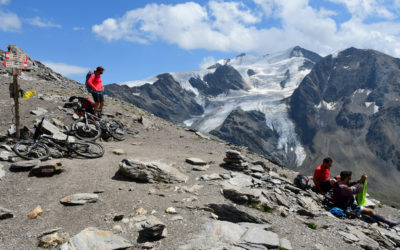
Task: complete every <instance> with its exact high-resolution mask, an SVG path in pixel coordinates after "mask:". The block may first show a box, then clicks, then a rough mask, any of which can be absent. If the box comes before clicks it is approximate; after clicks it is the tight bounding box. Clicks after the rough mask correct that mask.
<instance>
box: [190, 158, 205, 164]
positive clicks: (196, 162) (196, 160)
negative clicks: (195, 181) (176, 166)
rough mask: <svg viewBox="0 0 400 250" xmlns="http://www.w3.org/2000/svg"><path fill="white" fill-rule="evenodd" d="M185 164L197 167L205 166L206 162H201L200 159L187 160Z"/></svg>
mask: <svg viewBox="0 0 400 250" xmlns="http://www.w3.org/2000/svg"><path fill="white" fill-rule="evenodd" d="M186 162H187V163H189V164H192V165H197V166H205V165H207V162H205V161H203V160H202V159H199V158H187V159H186Z"/></svg>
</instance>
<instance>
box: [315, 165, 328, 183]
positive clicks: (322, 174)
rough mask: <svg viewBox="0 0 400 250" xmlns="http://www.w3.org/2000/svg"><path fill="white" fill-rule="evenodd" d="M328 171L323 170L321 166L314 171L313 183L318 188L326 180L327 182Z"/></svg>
mask: <svg viewBox="0 0 400 250" xmlns="http://www.w3.org/2000/svg"><path fill="white" fill-rule="evenodd" d="M329 174H330V169H329V168H323V167H322V164H321V165H319V166H318V167H317V168H316V169H315V171H314V183H315V186H317V187H318V188H319V185H320V184H321V183H322V182H323V181H326V180H329Z"/></svg>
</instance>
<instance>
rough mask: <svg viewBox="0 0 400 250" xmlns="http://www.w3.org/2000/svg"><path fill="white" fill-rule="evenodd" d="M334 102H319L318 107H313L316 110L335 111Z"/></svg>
mask: <svg viewBox="0 0 400 250" xmlns="http://www.w3.org/2000/svg"><path fill="white" fill-rule="evenodd" d="M336 105H337V103H336V102H325V101H321V102H320V103H319V104H318V105H315V106H314V107H315V108H317V109H322V108H323V109H327V110H335V109H336Z"/></svg>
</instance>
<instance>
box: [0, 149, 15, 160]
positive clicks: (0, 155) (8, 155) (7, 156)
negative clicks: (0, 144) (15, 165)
mask: <svg viewBox="0 0 400 250" xmlns="http://www.w3.org/2000/svg"><path fill="white" fill-rule="evenodd" d="M0 160H2V161H11V162H14V161H15V157H13V156H12V155H11V153H10V152H8V151H2V152H1V153H0Z"/></svg>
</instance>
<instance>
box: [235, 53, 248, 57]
mask: <svg viewBox="0 0 400 250" xmlns="http://www.w3.org/2000/svg"><path fill="white" fill-rule="evenodd" d="M244 56H246V53H241V54H239V55H237V56H236V58H238V57H244Z"/></svg>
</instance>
